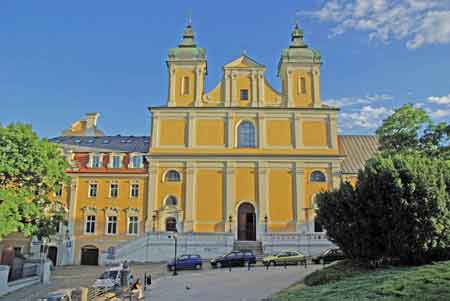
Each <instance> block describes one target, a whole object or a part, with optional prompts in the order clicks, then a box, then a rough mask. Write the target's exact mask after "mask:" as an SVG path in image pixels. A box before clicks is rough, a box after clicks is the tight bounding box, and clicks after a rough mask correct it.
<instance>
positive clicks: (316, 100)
mask: <svg viewBox="0 0 450 301" xmlns="http://www.w3.org/2000/svg"><path fill="white" fill-rule="evenodd" d="M311 73H312V79H313V106H314V107H315V108H320V107H321V104H320V69H319V67H314V68H313V69H312V71H311Z"/></svg>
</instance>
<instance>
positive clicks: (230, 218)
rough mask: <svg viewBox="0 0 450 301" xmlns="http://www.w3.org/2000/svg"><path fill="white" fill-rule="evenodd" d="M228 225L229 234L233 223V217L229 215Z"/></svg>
mask: <svg viewBox="0 0 450 301" xmlns="http://www.w3.org/2000/svg"><path fill="white" fill-rule="evenodd" d="M228 223H229V224H230V228H229V231H230V233H231V230H232V229H231V228H232V223H233V217H232V216H231V215H230V216H229V217H228Z"/></svg>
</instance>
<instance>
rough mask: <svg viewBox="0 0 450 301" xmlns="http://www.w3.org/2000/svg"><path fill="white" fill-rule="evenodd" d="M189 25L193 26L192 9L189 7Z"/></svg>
mask: <svg viewBox="0 0 450 301" xmlns="http://www.w3.org/2000/svg"><path fill="white" fill-rule="evenodd" d="M187 25H188V26H192V11H191V10H190V9H189V10H188V13H187Z"/></svg>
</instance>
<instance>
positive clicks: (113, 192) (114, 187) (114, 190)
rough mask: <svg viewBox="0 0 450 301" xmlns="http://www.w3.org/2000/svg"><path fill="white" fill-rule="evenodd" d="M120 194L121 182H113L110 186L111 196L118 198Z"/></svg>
mask: <svg viewBox="0 0 450 301" xmlns="http://www.w3.org/2000/svg"><path fill="white" fill-rule="evenodd" d="M118 195H119V184H117V183H111V186H110V188H109V196H110V197H112V198H116V197H117V196H118Z"/></svg>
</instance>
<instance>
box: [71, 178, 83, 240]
mask: <svg viewBox="0 0 450 301" xmlns="http://www.w3.org/2000/svg"><path fill="white" fill-rule="evenodd" d="M78 185H79V181H78V177H77V176H75V177H71V180H70V196H69V225H68V226H69V233H70V235H71V236H73V235H75V222H76V214H77V191H78ZM81 227H84V225H81Z"/></svg>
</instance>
